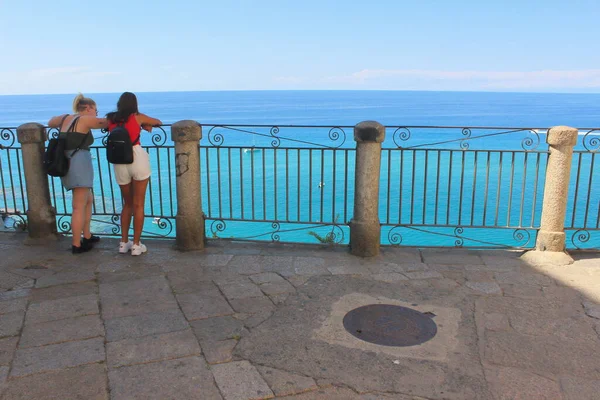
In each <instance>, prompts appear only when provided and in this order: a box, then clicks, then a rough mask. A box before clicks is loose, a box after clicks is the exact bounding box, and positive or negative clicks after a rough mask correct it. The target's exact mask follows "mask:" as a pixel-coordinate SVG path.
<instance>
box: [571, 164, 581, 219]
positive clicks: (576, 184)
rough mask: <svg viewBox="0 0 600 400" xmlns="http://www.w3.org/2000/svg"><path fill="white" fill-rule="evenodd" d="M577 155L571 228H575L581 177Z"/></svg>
mask: <svg viewBox="0 0 600 400" xmlns="http://www.w3.org/2000/svg"><path fill="white" fill-rule="evenodd" d="M576 154H577V179H576V181H575V196H574V197H573V214H572V215H571V227H574V226H575V215H576V214H577V198H578V197H579V177H580V176H581V153H576Z"/></svg>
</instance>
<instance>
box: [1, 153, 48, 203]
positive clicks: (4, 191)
mask: <svg viewBox="0 0 600 400" xmlns="http://www.w3.org/2000/svg"><path fill="white" fill-rule="evenodd" d="M6 152H7V153H8V149H6ZM2 171H4V167H2V157H0V182H1V183H2V197H3V198H4V206H5V207H6V208H8V200H6V190H5V188H6V185H5V183H4V173H3V172H2ZM50 181H51V182H52V184H53V187H54V179H52V178H50ZM54 204H55V207H56V194H55V195H54Z"/></svg>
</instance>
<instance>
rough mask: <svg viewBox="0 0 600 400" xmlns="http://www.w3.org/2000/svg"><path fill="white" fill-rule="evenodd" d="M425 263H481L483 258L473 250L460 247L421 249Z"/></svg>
mask: <svg viewBox="0 0 600 400" xmlns="http://www.w3.org/2000/svg"><path fill="white" fill-rule="evenodd" d="M421 254H422V256H423V260H424V261H425V263H426V264H455V265H461V264H462V265H465V264H469V265H481V264H483V260H482V259H481V257H479V254H478V253H477V252H474V251H469V250H460V249H423V250H421Z"/></svg>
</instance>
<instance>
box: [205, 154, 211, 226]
mask: <svg viewBox="0 0 600 400" xmlns="http://www.w3.org/2000/svg"><path fill="white" fill-rule="evenodd" d="M205 149H206V191H207V192H206V197H208V218H212V208H211V207H210V203H211V201H210V197H211V196H210V161H209V158H210V152H209V151H208V150H209V148H208V147H206V148H205Z"/></svg>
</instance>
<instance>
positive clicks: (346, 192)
mask: <svg viewBox="0 0 600 400" xmlns="http://www.w3.org/2000/svg"><path fill="white" fill-rule="evenodd" d="M348 153H349V150H344V162H345V163H346V167H345V168H344V222H348Z"/></svg>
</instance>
